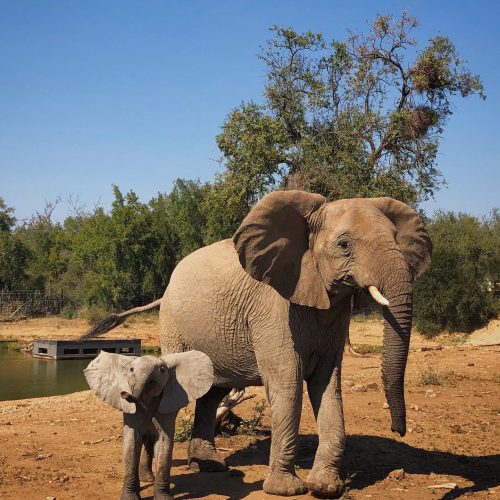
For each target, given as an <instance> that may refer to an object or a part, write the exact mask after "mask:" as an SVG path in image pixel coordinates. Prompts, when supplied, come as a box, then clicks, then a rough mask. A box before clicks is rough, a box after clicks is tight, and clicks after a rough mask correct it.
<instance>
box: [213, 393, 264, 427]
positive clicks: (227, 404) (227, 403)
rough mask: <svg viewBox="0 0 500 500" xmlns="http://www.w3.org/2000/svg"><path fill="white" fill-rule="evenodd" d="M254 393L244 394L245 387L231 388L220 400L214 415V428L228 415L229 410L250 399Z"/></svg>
mask: <svg viewBox="0 0 500 500" xmlns="http://www.w3.org/2000/svg"><path fill="white" fill-rule="evenodd" d="M255 396H256V395H255V394H245V389H232V390H231V392H230V393H229V394H228V395H227V396H226V397H225V398H224V399H223V400H222V401H221V402H220V404H219V407H218V408H217V413H216V417H215V428H218V427H220V425H221V424H222V422H224V420H225V419H226V418H227V417H228V415H229V413H230V412H231V410H232V409H233V408H234V407H235V406H237V405H239V404H241V403H243V401H246V400H247V399H252V398H254V397H255Z"/></svg>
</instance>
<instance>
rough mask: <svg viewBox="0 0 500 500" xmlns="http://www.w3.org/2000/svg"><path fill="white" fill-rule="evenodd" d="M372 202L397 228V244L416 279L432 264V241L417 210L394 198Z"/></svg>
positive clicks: (371, 199)
mask: <svg viewBox="0 0 500 500" xmlns="http://www.w3.org/2000/svg"><path fill="white" fill-rule="evenodd" d="M370 201H371V202H372V203H374V204H375V206H376V207H377V208H378V209H379V210H380V211H381V212H382V213H383V214H384V215H385V216H386V217H387V218H388V219H389V220H390V221H391V222H392V223H393V224H394V226H396V242H397V244H398V246H399V248H400V249H401V252H402V253H403V255H404V257H405V259H406V262H408V264H409V265H410V267H411V269H412V270H413V273H414V275H415V277H418V276H420V275H421V274H422V273H423V272H424V271H425V270H426V269H427V268H428V267H429V264H430V262H431V256H432V241H431V238H430V236H429V233H428V232H427V230H426V229H425V227H424V225H423V223H422V220H421V219H420V217H419V215H418V214H417V212H415V210H413V209H412V208H411V207H409V206H408V205H406V204H405V203H403V202H401V201H398V200H395V199H393V198H370Z"/></svg>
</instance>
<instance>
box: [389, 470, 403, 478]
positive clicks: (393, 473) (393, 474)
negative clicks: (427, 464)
mask: <svg viewBox="0 0 500 500" xmlns="http://www.w3.org/2000/svg"><path fill="white" fill-rule="evenodd" d="M389 477H390V478H391V479H396V480H397V481H400V480H401V479H403V478H404V477H405V471H404V470H403V469H395V470H393V471H391V472H389Z"/></svg>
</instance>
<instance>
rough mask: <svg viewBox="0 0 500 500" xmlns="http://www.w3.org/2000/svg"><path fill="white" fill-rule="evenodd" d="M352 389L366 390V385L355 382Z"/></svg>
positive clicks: (356, 390) (355, 390)
mask: <svg viewBox="0 0 500 500" xmlns="http://www.w3.org/2000/svg"><path fill="white" fill-rule="evenodd" d="M351 389H352V390H353V391H354V392H366V390H367V389H366V385H363V384H354V385H353V386H352V387H351Z"/></svg>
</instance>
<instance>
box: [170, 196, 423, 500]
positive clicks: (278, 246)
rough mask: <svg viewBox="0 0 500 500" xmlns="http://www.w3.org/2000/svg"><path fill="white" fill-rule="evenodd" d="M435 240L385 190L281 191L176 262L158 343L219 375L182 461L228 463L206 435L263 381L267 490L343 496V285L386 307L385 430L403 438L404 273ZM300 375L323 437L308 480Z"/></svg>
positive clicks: (200, 405) (410, 275) (418, 267)
mask: <svg viewBox="0 0 500 500" xmlns="http://www.w3.org/2000/svg"><path fill="white" fill-rule="evenodd" d="M431 250H432V245H431V241H430V238H429V236H428V234H427V231H426V230H425V229H424V227H423V225H422V222H421V220H420V218H419V217H418V215H417V213H416V212H415V211H414V210H412V209H411V208H410V207H409V206H407V205H405V204H404V203H401V202H399V201H397V200H394V199H392V198H369V199H361V198H359V199H349V200H338V201H334V202H331V203H327V202H326V200H325V198H323V197H322V196H320V195H318V194H312V193H306V192H302V191H278V192H274V193H271V194H268V195H267V196H265V197H264V198H263V199H262V200H261V201H260V202H259V203H257V205H255V207H254V208H253V209H252V210H251V211H250V212H249V214H248V215H247V217H246V218H245V219H244V220H243V222H242V224H241V225H240V227H239V228H238V230H237V231H236V233H235V234H234V236H233V238H232V240H224V241H220V242H218V243H215V244H213V245H210V246H207V247H204V248H201V249H199V250H197V251H195V252H194V253H192V254H191V255H189V256H187V257H186V258H185V259H184V260H182V261H181V262H180V263H179V264H178V266H177V267H176V269H175V270H174V272H173V274H172V277H171V280H170V283H169V285H168V288H167V290H166V292H165V295H164V297H163V299H162V301H161V309H160V340H161V347H162V352H163V353H164V354H168V353H173V352H178V351H187V350H190V349H197V350H200V351H202V352H204V353H206V354H208V355H209V356H210V358H211V360H212V362H213V365H214V385H213V386H212V388H211V389H210V391H209V392H208V393H207V394H206V395H205V396H203V397H202V398H201V399H199V400H198V401H197V403H196V411H195V422H194V430H193V437H192V439H191V442H190V445H189V462H190V464H191V465H192V466H194V467H198V468H199V469H201V470H214V469H215V470H218V469H221V468H223V467H224V466H225V463H224V460H223V458H222V457H221V456H220V455H219V454H218V453H217V450H216V449H215V446H214V423H215V413H216V409H217V406H218V404H219V402H220V401H221V400H222V398H223V397H224V396H225V395H226V394H227V393H228V392H229V390H230V389H231V388H232V387H245V386H251V385H261V384H263V385H264V387H265V390H266V394H267V398H268V400H269V403H270V405H271V409H272V443H271V454H270V464H269V465H270V471H269V475H268V476H267V478H266V480H265V481H264V490H265V491H266V492H267V493H271V494H277V495H297V494H300V493H304V492H305V491H306V487H307V488H308V489H309V490H311V491H313V492H315V493H319V494H323V495H324V494H327V495H329V496H335V495H337V494H340V493H341V491H342V488H343V483H342V480H341V479H340V477H339V466H340V460H341V458H342V454H343V451H344V446H345V433H344V420H343V411H342V397H341V385H340V368H341V362H342V353H343V347H344V342H345V338H346V335H347V334H348V329H349V322H350V318H351V297H352V295H353V294H354V293H355V292H356V291H358V290H359V289H361V288H368V290H369V291H370V293H371V294H372V296H373V298H374V299H375V300H376V301H378V302H379V303H380V304H382V305H383V306H384V307H383V315H384V353H383V363H382V378H383V383H384V389H385V395H386V398H387V402H388V404H389V408H390V413H391V418H392V430H393V431H395V432H397V433H399V434H400V435H401V436H403V435H404V434H405V432H406V413H405V401H404V374H405V366H406V360H407V355H408V347H409V342H410V332H411V324H412V282H413V281H414V279H415V278H416V277H417V276H418V275H419V274H421V273H422V272H423V271H424V270H425V269H426V268H427V266H428V264H429V262H430V256H431ZM303 380H305V381H306V382H307V388H308V393H309V397H310V400H311V404H312V407H313V410H314V414H315V417H316V420H317V427H318V435H319V446H318V450H317V452H316V457H315V460H314V464H313V467H312V469H311V471H310V473H309V475H308V477H307V479H306V481H305V484H304V483H303V482H302V480H301V479H299V478H298V477H297V475H296V474H295V469H294V459H295V452H296V443H297V434H298V428H299V421H300V413H301V408H302V392H303V391H302V385H303Z"/></svg>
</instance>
